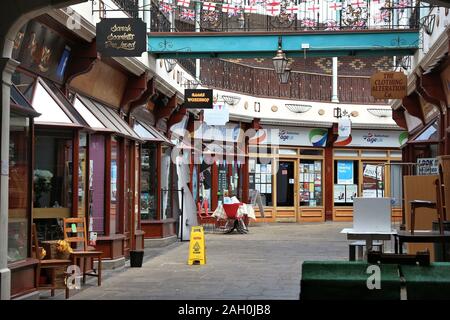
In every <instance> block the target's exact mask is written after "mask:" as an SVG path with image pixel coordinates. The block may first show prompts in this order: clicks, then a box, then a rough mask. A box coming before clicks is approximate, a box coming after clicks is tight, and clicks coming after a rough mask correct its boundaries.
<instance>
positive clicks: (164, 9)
mask: <svg viewBox="0 0 450 320" xmlns="http://www.w3.org/2000/svg"><path fill="white" fill-rule="evenodd" d="M161 11H162V12H165V13H170V12H172V11H173V7H172V6H171V5H170V4H166V3H163V4H161Z"/></svg>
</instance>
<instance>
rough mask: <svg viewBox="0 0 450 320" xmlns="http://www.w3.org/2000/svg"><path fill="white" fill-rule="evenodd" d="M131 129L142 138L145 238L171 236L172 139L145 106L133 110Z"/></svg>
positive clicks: (173, 220) (173, 224)
mask: <svg viewBox="0 0 450 320" xmlns="http://www.w3.org/2000/svg"><path fill="white" fill-rule="evenodd" d="M132 117H133V118H134V124H133V128H134V131H135V132H136V133H137V134H138V135H139V136H140V137H141V139H143V140H144V141H145V143H143V144H142V146H141V150H140V152H141V156H140V214H139V221H140V224H141V226H142V231H143V232H144V233H145V239H161V238H172V237H174V236H175V235H176V222H177V220H176V217H175V214H176V212H175V210H174V203H175V202H176V201H175V199H173V195H174V194H175V192H174V189H175V188H174V187H173V185H174V179H175V176H174V175H175V174H176V173H175V171H174V168H175V167H174V163H173V161H172V148H173V144H172V142H171V141H170V140H169V139H168V138H167V137H165V136H164V134H162V133H161V132H159V131H158V130H157V129H156V128H155V127H154V124H155V121H154V117H153V114H152V113H151V112H150V111H149V110H147V109H145V108H136V109H135V110H134V112H133V113H132ZM146 243H149V245H150V242H149V241H146Z"/></svg>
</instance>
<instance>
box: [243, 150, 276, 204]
mask: <svg viewBox="0 0 450 320" xmlns="http://www.w3.org/2000/svg"><path fill="white" fill-rule="evenodd" d="M248 172H249V179H248V181H249V189H250V190H257V191H258V192H259V193H260V194H261V200H262V203H263V205H264V206H272V205H273V203H272V159H271V158H265V159H262V160H261V159H259V158H258V159H249V162H248Z"/></svg>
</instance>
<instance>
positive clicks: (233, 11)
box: [228, 6, 241, 17]
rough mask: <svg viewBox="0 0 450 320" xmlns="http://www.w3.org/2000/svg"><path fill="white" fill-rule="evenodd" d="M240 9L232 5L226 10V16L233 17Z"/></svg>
mask: <svg viewBox="0 0 450 320" xmlns="http://www.w3.org/2000/svg"><path fill="white" fill-rule="evenodd" d="M240 11H241V8H239V7H236V6H233V7H232V8H230V9H229V10H228V17H234V16H237V15H238V14H239V12H240Z"/></svg>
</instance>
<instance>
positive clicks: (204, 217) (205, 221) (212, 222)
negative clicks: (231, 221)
mask: <svg viewBox="0 0 450 320" xmlns="http://www.w3.org/2000/svg"><path fill="white" fill-rule="evenodd" d="M197 221H198V224H199V225H201V226H203V225H204V226H205V229H206V226H212V229H213V230H214V229H215V226H216V218H214V217H211V216H210V215H209V214H208V211H205V212H202V205H201V203H200V202H197Z"/></svg>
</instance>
